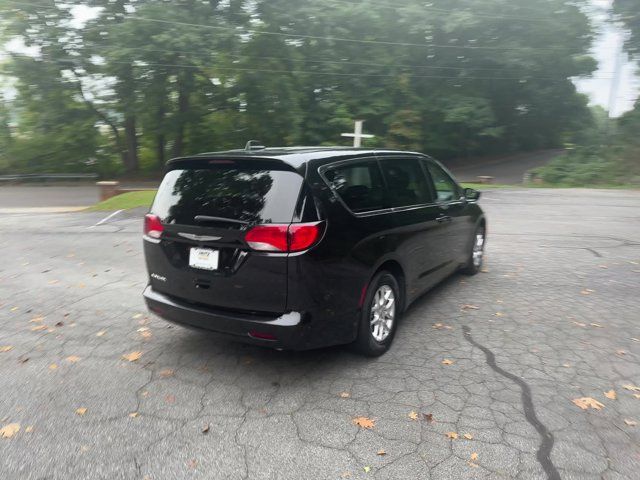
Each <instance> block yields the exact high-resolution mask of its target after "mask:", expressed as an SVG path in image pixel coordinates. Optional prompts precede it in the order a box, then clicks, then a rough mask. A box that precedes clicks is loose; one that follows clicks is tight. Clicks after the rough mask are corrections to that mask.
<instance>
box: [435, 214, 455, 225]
mask: <svg viewBox="0 0 640 480" xmlns="http://www.w3.org/2000/svg"><path fill="white" fill-rule="evenodd" d="M450 221H451V217H450V216H449V215H441V216H439V217H438V218H436V222H438V223H442V222H450Z"/></svg>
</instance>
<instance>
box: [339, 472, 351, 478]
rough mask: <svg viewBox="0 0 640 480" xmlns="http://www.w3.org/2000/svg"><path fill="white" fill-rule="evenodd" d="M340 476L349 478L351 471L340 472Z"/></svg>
mask: <svg viewBox="0 0 640 480" xmlns="http://www.w3.org/2000/svg"><path fill="white" fill-rule="evenodd" d="M340 478H351V472H342V475H340Z"/></svg>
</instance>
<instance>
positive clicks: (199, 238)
mask: <svg viewBox="0 0 640 480" xmlns="http://www.w3.org/2000/svg"><path fill="white" fill-rule="evenodd" d="M178 235H180V236H181V237H184V238H188V239H189V240H195V241H196V242H213V241H215V240H220V239H221V238H222V237H213V236H211V235H196V234H194V233H184V232H178Z"/></svg>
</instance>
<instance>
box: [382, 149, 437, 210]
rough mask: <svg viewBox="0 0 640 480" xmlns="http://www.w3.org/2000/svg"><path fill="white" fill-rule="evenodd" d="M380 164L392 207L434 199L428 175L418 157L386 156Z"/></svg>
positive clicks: (417, 203) (428, 201)
mask: <svg viewBox="0 0 640 480" xmlns="http://www.w3.org/2000/svg"><path fill="white" fill-rule="evenodd" d="M380 165H381V167H382V173H383V175H384V178H385V180H386V181H387V189H388V191H389V201H390V202H391V206H392V207H407V206H409V205H419V204H422V203H430V202H432V201H433V199H432V198H431V191H430V190H429V184H428V182H427V177H426V176H425V174H424V171H423V170H422V167H421V166H420V162H419V161H418V159H417V158H385V159H381V160H380Z"/></svg>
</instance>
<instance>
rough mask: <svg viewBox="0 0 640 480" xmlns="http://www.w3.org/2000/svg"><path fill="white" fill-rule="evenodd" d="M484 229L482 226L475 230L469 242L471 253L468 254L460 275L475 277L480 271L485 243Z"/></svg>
mask: <svg viewBox="0 0 640 480" xmlns="http://www.w3.org/2000/svg"><path fill="white" fill-rule="evenodd" d="M485 232H486V230H485V228H484V226H483V225H480V226H478V228H476V231H475V233H474V234H473V239H472V240H471V251H470V252H469V258H468V259H467V263H466V265H465V266H464V268H463V269H462V273H466V274H467V275H475V274H476V273H478V272H479V271H480V270H481V269H482V263H483V261H484V244H485V241H486V236H485Z"/></svg>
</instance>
